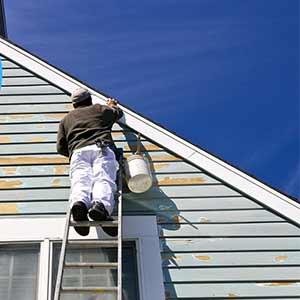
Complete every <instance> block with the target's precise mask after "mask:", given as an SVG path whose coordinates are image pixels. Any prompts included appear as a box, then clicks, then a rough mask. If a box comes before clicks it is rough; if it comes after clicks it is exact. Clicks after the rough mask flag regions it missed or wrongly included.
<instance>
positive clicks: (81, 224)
mask: <svg viewBox="0 0 300 300" xmlns="http://www.w3.org/2000/svg"><path fill="white" fill-rule="evenodd" d="M70 226H78V227H84V226H88V227H91V226H103V227H105V226H106V227H116V226H118V221H117V220H114V221H80V222H75V221H70Z"/></svg>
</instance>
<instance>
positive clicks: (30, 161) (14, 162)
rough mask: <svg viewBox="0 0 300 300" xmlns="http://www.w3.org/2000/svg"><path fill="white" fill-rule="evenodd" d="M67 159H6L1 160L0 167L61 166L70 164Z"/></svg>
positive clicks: (27, 157)
mask: <svg viewBox="0 0 300 300" xmlns="http://www.w3.org/2000/svg"><path fill="white" fill-rule="evenodd" d="M68 162H69V160H68V158H65V157H53V158H50V157H30V156H26V157H25V156H24V157H6V158H0V165H36V164H61V163H65V164H66V163H68Z"/></svg>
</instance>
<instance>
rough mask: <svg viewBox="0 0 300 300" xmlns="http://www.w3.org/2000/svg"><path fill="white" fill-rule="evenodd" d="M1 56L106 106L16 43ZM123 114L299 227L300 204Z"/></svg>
mask: <svg viewBox="0 0 300 300" xmlns="http://www.w3.org/2000/svg"><path fill="white" fill-rule="evenodd" d="M0 54H1V55H4V56H5V57H7V58H10V59H11V60H13V61H15V62H16V63H18V64H20V65H22V66H24V67H25V68H27V69H29V70H31V71H32V72H33V73H36V74H38V75H39V76H41V77H43V78H44V79H46V80H48V81H49V82H52V83H53V84H55V85H56V86H58V87H60V88H62V89H64V90H65V91H67V92H69V93H72V91H73V90H74V89H76V88H78V87H83V88H86V89H88V90H89V91H90V92H91V94H92V95H93V101H94V102H95V103H101V104H103V103H105V102H104V101H105V100H106V97H105V96H104V95H103V94H101V93H99V92H98V91H97V90H94V89H92V88H90V87H88V86H86V85H85V84H84V83H82V82H80V81H79V80H76V79H75V78H73V77H71V76H69V75H68V74H66V73H64V72H62V71H60V70H58V69H57V68H54V67H53V66H51V65H49V64H48V63H46V62H45V61H43V60H41V59H39V58H38V57H36V56H34V55H32V54H30V53H28V52H27V51H25V50H23V49H22V48H20V47H18V46H16V45H14V44H13V43H11V42H9V41H7V40H5V39H3V38H0ZM120 107H121V108H122V109H123V111H124V117H123V118H122V119H121V120H120V123H123V124H124V125H126V126H128V127H130V128H132V129H134V130H136V131H138V132H141V133H142V134H143V135H144V136H146V137H148V138H149V139H151V140H153V141H155V142H156V143H158V144H160V145H161V146H163V147H165V148H167V149H170V150H171V151H172V152H174V153H176V154H177V155H179V156H181V157H182V158H184V159H186V160H187V161H189V162H191V163H193V164H195V165H197V166H199V167H200V168H202V169H204V170H206V171H207V172H209V173H211V174H213V175H214V176H216V177H217V178H219V179H220V180H222V181H224V182H226V183H228V184H229V185H231V186H233V187H235V188H236V189H238V190H240V191H241V192H243V193H245V194H246V195H249V196H250V197H252V198H254V199H256V200H257V201H258V202H260V203H262V204H263V205H266V206H268V207H269V208H271V209H273V210H275V211H277V212H278V213H279V214H281V215H282V216H285V217H287V218H288V219H290V220H292V221H293V222H294V223H296V224H298V225H300V204H299V203H297V202H296V201H294V200H292V199H290V198H289V197H287V196H285V195H283V194H281V193H280V192H278V191H276V190H274V189H272V188H270V187H269V186H267V185H265V184H263V183H262V182H260V181H258V180H256V179H255V178H253V177H251V176H249V175H247V174H245V173H243V172H241V171H240V170H238V169H236V168H234V167H233V166H231V165H229V164H228V163H226V162H224V161H222V160H220V159H218V158H216V157H215V156H213V155H211V154H209V153H208V152H206V151H204V150H202V149H200V148H198V147H196V146H194V145H193V144H191V143H189V142H187V141H186V140H184V139H182V138H180V137H178V136H177V135H175V134H173V133H171V132H170V131H168V130H166V129H164V128H162V127H161V126H159V125H157V124H155V123H153V122H151V121H149V120H148V119H146V118H144V117H142V116H140V115H138V114H137V113H135V112H133V111H131V110H129V109H128V108H126V107H123V106H122V105H120Z"/></svg>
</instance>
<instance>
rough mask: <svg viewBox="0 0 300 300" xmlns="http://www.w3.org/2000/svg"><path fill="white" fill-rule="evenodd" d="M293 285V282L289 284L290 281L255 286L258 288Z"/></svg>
mask: <svg viewBox="0 0 300 300" xmlns="http://www.w3.org/2000/svg"><path fill="white" fill-rule="evenodd" d="M293 284H295V282H290V281H283V282H263V283H257V285H260V286H290V285H293Z"/></svg>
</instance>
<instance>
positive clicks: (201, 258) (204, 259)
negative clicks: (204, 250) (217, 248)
mask: <svg viewBox="0 0 300 300" xmlns="http://www.w3.org/2000/svg"><path fill="white" fill-rule="evenodd" d="M195 258H196V259H198V260H201V261H208V260H211V256H208V255H196V256H195Z"/></svg>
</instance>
